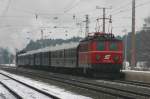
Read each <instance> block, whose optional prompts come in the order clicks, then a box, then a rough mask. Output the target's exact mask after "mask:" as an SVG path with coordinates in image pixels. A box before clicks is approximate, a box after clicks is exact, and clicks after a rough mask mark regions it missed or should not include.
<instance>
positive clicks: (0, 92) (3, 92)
mask: <svg viewBox="0 0 150 99" xmlns="http://www.w3.org/2000/svg"><path fill="white" fill-rule="evenodd" d="M0 99H16V97H15V96H14V95H12V94H11V93H10V92H9V91H8V90H7V89H6V88H4V87H3V86H2V85H0Z"/></svg>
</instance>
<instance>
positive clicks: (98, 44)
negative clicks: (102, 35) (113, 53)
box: [97, 42, 105, 51]
mask: <svg viewBox="0 0 150 99" xmlns="http://www.w3.org/2000/svg"><path fill="white" fill-rule="evenodd" d="M97 50H99V51H103V50H105V43H104V42H98V43H97Z"/></svg>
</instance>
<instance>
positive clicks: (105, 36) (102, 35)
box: [81, 32, 121, 42]
mask: <svg viewBox="0 0 150 99" xmlns="http://www.w3.org/2000/svg"><path fill="white" fill-rule="evenodd" d="M90 40H99V41H105V40H111V41H121V40H119V39H117V38H116V37H115V36H114V35H113V34H112V33H100V32H96V33H94V35H92V36H90V35H88V36H87V37H86V38H85V39H83V40H82V41H81V42H84V41H90Z"/></svg>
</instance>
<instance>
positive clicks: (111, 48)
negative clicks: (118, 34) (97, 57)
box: [109, 42, 118, 51]
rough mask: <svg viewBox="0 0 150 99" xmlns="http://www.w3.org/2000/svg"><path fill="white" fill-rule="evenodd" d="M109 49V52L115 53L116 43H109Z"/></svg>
mask: <svg viewBox="0 0 150 99" xmlns="http://www.w3.org/2000/svg"><path fill="white" fill-rule="evenodd" d="M109 49H110V50H111V51H117V50H118V42H110V46H109Z"/></svg>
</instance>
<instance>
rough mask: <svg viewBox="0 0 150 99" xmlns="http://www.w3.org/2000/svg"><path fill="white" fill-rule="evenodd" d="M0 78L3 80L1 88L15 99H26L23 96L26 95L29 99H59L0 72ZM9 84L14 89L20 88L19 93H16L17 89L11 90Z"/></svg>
mask: <svg viewBox="0 0 150 99" xmlns="http://www.w3.org/2000/svg"><path fill="white" fill-rule="evenodd" d="M0 77H1V78H3V80H2V81H0V84H1V85H2V86H4V87H5V88H6V89H7V90H8V91H9V92H10V93H12V94H13V95H14V96H15V97H16V99H27V97H26V96H25V95H27V96H29V97H30V96H31V97H30V99H32V98H33V99H35V98H36V99H60V98H58V97H56V96H54V95H51V94H49V93H47V92H45V91H42V90H40V89H38V88H35V87H33V86H31V85H28V84H26V83H24V82H21V81H20V80H17V79H15V78H12V77H10V76H8V75H6V74H4V73H1V72H0ZM5 80H6V81H5ZM8 82H9V83H8ZM10 83H12V84H13V85H14V86H16V87H17V86H18V88H20V89H19V90H20V92H19V91H17V88H16V89H14V88H11V84H10ZM23 89H24V90H23ZM25 90H27V91H25ZM21 91H23V92H22V93H21ZM23 94H24V95H23Z"/></svg>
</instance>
